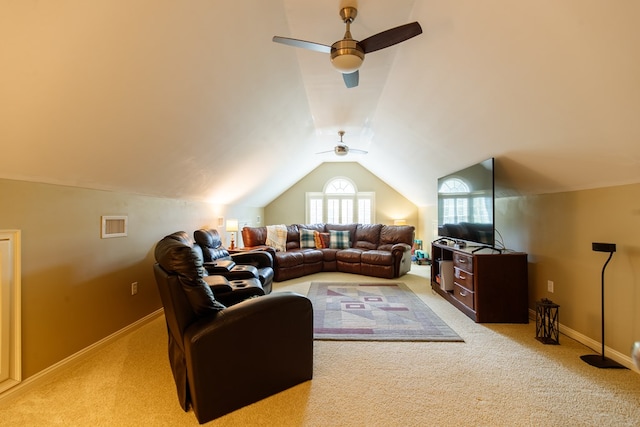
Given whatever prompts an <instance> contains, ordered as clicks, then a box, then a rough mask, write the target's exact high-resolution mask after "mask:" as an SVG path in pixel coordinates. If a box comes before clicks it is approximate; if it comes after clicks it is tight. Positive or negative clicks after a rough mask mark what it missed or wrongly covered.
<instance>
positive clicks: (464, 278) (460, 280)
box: [453, 267, 475, 291]
mask: <svg viewBox="0 0 640 427" xmlns="http://www.w3.org/2000/svg"><path fill="white" fill-rule="evenodd" d="M453 271H454V273H453V277H454V279H453V280H454V282H455V283H457V284H459V285H460V286H462V287H463V288H467V289H469V290H470V291H475V288H474V287H473V274H472V273H469V272H467V271H465V270H462V269H460V268H458V267H454V268H453Z"/></svg>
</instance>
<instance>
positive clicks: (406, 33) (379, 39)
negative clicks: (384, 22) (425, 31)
mask: <svg viewBox="0 0 640 427" xmlns="http://www.w3.org/2000/svg"><path fill="white" fill-rule="evenodd" d="M419 34H422V27H421V26H420V24H418V23H417V22H412V23H410V24H405V25H401V26H399V27H395V28H391V29H390V30H386V31H383V32H381V33H378V34H374V35H372V36H371V37H367V38H366V39H364V40H362V41H361V42H360V43H359V44H360V46H361V47H362V49H363V50H364V53H370V52H375V51H376V50H380V49H384V48H386V47H389V46H393V45H394V44H398V43H400V42H403V41H405V40H408V39H410V38H412V37H415V36H417V35H419Z"/></svg>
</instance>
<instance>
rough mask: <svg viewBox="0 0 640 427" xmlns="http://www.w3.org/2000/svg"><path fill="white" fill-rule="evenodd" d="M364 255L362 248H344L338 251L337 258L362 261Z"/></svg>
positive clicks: (346, 260)
mask: <svg viewBox="0 0 640 427" xmlns="http://www.w3.org/2000/svg"><path fill="white" fill-rule="evenodd" d="M361 257H362V249H353V248H350V249H344V250H342V251H338V253H336V259H337V260H338V261H342V262H354V263H360V258H361Z"/></svg>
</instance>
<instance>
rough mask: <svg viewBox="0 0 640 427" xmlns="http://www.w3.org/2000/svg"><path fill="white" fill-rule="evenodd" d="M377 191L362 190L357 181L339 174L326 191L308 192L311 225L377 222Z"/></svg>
mask: <svg viewBox="0 0 640 427" xmlns="http://www.w3.org/2000/svg"><path fill="white" fill-rule="evenodd" d="M374 196H375V193H373V192H358V190H357V188H356V185H355V183H354V182H353V181H351V180H350V179H349V178H346V177H335V178H332V179H330V180H329V181H327V182H326V184H325V185H324V191H323V192H322V193H318V192H313V193H312V192H309V193H306V199H307V203H306V222H307V224H318V223H328V224H351V223H355V222H358V223H361V224H371V223H373V221H374V219H375V218H374V212H375V210H374V201H375V197H374Z"/></svg>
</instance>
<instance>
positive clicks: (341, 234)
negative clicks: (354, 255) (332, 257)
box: [329, 230, 351, 249]
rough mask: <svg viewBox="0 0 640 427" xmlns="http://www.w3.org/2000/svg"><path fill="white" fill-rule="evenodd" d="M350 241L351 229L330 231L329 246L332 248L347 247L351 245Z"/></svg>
mask: <svg viewBox="0 0 640 427" xmlns="http://www.w3.org/2000/svg"><path fill="white" fill-rule="evenodd" d="M350 243H351V242H350V241H349V231H346V230H345V231H336V230H331V231H330V232H329V248H331V249H347V248H349V247H351V244H350Z"/></svg>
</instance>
